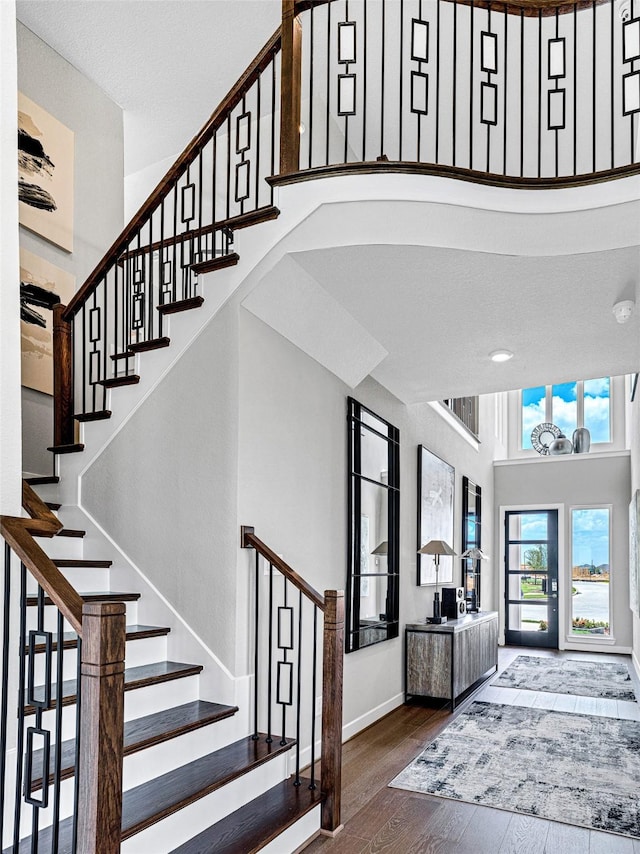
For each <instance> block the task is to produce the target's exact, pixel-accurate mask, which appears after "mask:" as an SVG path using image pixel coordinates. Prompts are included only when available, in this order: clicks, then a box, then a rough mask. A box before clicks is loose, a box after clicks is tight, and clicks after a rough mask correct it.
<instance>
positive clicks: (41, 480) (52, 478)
mask: <svg viewBox="0 0 640 854" xmlns="http://www.w3.org/2000/svg"><path fill="white" fill-rule="evenodd" d="M25 480H26V481H27V483H28V484H30V485H31V486H40V485H43V484H45V483H60V478H59V477H58V476H57V475H49V476H48V477H26V478H25Z"/></svg>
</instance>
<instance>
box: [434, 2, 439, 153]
mask: <svg viewBox="0 0 640 854" xmlns="http://www.w3.org/2000/svg"><path fill="white" fill-rule="evenodd" d="M436 14H437V17H436V131H435V132H436V140H435V143H436V144H435V159H434V163H435V164H436V165H437V164H438V163H440V0H437V3H436Z"/></svg>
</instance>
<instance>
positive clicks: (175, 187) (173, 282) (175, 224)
mask: <svg viewBox="0 0 640 854" xmlns="http://www.w3.org/2000/svg"><path fill="white" fill-rule="evenodd" d="M178 180H179V179H178ZM178 180H176V182H175V184H174V185H173V235H172V237H173V273H172V275H171V288H172V293H173V302H176V300H177V299H178V259H177V251H178Z"/></svg>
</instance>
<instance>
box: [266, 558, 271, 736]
mask: <svg viewBox="0 0 640 854" xmlns="http://www.w3.org/2000/svg"><path fill="white" fill-rule="evenodd" d="M268 615H269V663H268V665H267V671H268V673H267V738H266V741H267V744H271V742H272V741H273V738H272V737H271V692H272V687H273V684H272V679H273V564H272V563H270V564H269V610H268Z"/></svg>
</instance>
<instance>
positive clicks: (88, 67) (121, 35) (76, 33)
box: [16, 0, 281, 175]
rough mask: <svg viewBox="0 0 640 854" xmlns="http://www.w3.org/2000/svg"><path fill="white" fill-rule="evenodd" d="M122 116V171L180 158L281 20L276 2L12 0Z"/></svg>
mask: <svg viewBox="0 0 640 854" xmlns="http://www.w3.org/2000/svg"><path fill="white" fill-rule="evenodd" d="M16 7H17V14H18V19H19V20H20V21H22V23H23V24H25V25H26V26H27V27H28V28H29V29H30V30H32V31H33V32H34V33H35V34H36V35H37V36H39V37H40V38H41V39H42V40H43V41H45V42H47V44H49V45H51V47H53V48H54V49H55V50H56V51H57V52H58V53H59V54H60V55H61V56H63V57H64V58H65V59H67V60H68V61H69V62H70V63H71V64H72V65H73V66H75V67H76V68H77V69H78V70H79V71H81V72H82V73H83V74H84V75H85V76H86V77H88V78H89V79H90V80H92V81H93V82H94V83H96V84H97V85H98V86H99V87H100V88H101V89H102V90H103V91H104V92H106V94H107V95H109V97H110V98H112V99H113V100H114V101H115V102H116V103H117V104H119V105H120V106H121V107H122V109H123V110H124V121H125V174H126V175H129V174H131V173H133V172H137V171H138V170H140V169H143V168H145V167H146V166H149V165H150V164H152V163H155V162H157V161H158V160H162V159H163V158H165V157H169V156H172V155H175V154H178V153H180V151H182V149H183V148H184V147H185V145H186V143H187V142H188V141H189V140H190V139H191V138H192V137H193V136H194V134H195V133H196V132H197V131H198V130H199V129H200V127H201V126H202V125H203V124H204V123H205V121H206V120H207V118H208V117H209V115H210V114H211V113H212V112H213V110H214V109H215V107H216V106H217V105H218V103H219V102H220V101H221V100H222V98H223V96H224V95H225V94H226V92H227V91H228V90H229V89H230V88H231V86H233V84H234V83H235V82H236V80H237V79H238V77H239V76H240V74H241V73H242V72H243V71H244V69H245V68H246V67H247V66H248V65H249V63H250V61H251V60H252V59H253V57H254V56H255V55H256V54H257V53H258V51H259V50H260V48H261V47H262V46H263V45H264V44H265V42H266V41H267V40H268V39H269V37H270V36H271V35H272V33H273V32H274V31H275V29H276V28H277V26H278V24H279V22H280V10H281V3H280V0H17V4H16Z"/></svg>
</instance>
